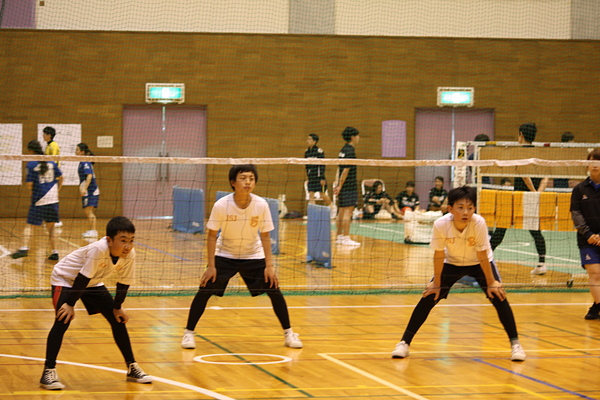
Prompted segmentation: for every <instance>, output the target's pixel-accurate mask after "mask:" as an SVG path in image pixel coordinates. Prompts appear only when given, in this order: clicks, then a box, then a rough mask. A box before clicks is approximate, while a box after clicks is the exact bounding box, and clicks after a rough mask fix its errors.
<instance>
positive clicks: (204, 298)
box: [186, 288, 291, 331]
mask: <svg viewBox="0 0 600 400" xmlns="http://www.w3.org/2000/svg"><path fill="white" fill-rule="evenodd" d="M265 293H267V295H268V296H269V298H270V299H271V304H273V310H274V311H275V315H276V316H277V318H278V319H279V323H281V327H282V328H283V329H289V328H290V327H291V325H290V315H289V313H288V308H287V304H286V302H285V298H284V297H283V294H282V293H281V291H280V290H279V289H271V290H266V291H265ZM212 295H213V293H212V292H211V291H208V290H206V289H204V288H200V290H199V291H198V293H196V296H195V297H194V300H193V301H192V305H191V307H190V313H189V315H188V322H187V326H186V329H188V330H190V331H193V330H195V329H196V325H197V324H198V321H199V320H200V317H202V314H204V310H205V309H206V304H207V303H208V300H209V299H210V297H211V296H212Z"/></svg>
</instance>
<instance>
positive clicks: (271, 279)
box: [265, 267, 279, 289]
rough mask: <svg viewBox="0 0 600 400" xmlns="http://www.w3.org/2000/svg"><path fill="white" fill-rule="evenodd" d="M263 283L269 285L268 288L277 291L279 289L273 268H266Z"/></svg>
mask: <svg viewBox="0 0 600 400" xmlns="http://www.w3.org/2000/svg"><path fill="white" fill-rule="evenodd" d="M265 282H266V283H270V285H269V287H271V288H274V289H277V288H278V287H279V281H278V280H277V274H276V273H275V268H273V267H267V268H265Z"/></svg>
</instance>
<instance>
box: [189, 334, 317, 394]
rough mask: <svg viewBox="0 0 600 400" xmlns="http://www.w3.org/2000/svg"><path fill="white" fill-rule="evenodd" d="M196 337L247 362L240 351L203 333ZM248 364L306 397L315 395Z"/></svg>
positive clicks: (257, 366) (259, 367)
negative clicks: (231, 348)
mask: <svg viewBox="0 0 600 400" xmlns="http://www.w3.org/2000/svg"><path fill="white" fill-rule="evenodd" d="M198 337H200V338H202V340H204V341H205V342H207V343H210V344H212V345H213V346H215V347H218V348H219V349H221V350H223V351H226V352H227V353H229V354H231V355H232V356H235V357H236V358H238V359H240V360H242V361H245V362H248V360H247V359H245V358H244V357H242V356H240V355H239V354H240V353H234V352H233V351H231V350H229V349H227V348H225V347H223V346H221V345H220V344H219V343H217V342H214V341H212V340H210V339H209V338H207V337H206V336H203V335H198ZM249 365H251V366H252V368H256V369H258V370H259V371H261V372H263V373H264V374H266V375H268V376H270V377H271V378H273V379H276V380H277V381H279V382H281V383H283V384H284V385H287V386H288V387H289V388H290V389H292V390H296V391H297V392H299V393H302V394H303V395H305V396H306V397H315V396H313V395H312V394H310V393H308V392H307V391H305V390H303V389H301V388H299V387H298V386H296V385H294V384H292V383H290V382H288V381H286V380H285V379H283V378H280V377H279V376H277V375H275V374H274V373H272V372H269V371H267V370H266V369H264V368H263V367H261V366H260V365H256V364H249Z"/></svg>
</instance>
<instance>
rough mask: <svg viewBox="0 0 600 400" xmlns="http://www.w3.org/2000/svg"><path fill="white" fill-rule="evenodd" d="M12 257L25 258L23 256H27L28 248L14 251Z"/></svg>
mask: <svg viewBox="0 0 600 400" xmlns="http://www.w3.org/2000/svg"><path fill="white" fill-rule="evenodd" d="M10 256H11V257H12V258H14V259H15V260H16V259H17V258H23V257H27V250H17V251H15V252H14V253H12V254H11V255H10Z"/></svg>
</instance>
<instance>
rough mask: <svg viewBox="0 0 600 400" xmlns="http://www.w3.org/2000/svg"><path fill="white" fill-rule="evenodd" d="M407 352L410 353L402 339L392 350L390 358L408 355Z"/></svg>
mask: <svg viewBox="0 0 600 400" xmlns="http://www.w3.org/2000/svg"><path fill="white" fill-rule="evenodd" d="M408 353H410V350H409V346H408V345H407V344H406V342H405V341H404V340H403V341H401V342H400V343H398V344H397V345H396V348H395V349H394V351H392V358H404V357H406V356H408Z"/></svg>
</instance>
